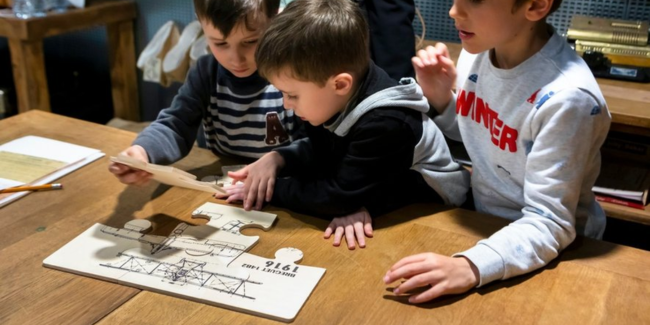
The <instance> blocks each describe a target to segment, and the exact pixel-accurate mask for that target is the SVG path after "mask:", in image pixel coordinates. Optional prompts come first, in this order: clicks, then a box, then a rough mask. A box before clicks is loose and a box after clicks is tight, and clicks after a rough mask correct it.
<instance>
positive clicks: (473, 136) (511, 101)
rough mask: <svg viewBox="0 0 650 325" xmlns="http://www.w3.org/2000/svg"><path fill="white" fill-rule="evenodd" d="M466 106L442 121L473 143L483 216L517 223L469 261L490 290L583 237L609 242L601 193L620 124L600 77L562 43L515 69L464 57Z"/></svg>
mask: <svg viewBox="0 0 650 325" xmlns="http://www.w3.org/2000/svg"><path fill="white" fill-rule="evenodd" d="M456 89H457V90H458V91H457V96H456V98H455V99H454V100H453V101H452V102H451V103H450V104H449V106H448V107H447V108H446V110H445V112H444V113H443V114H442V115H440V116H437V117H436V118H435V119H434V121H435V123H436V124H437V125H438V126H439V127H440V128H441V130H442V131H443V133H445V134H446V135H447V136H449V137H451V138H453V139H456V140H460V141H463V143H464V144H465V147H466V148H467V151H468V153H469V156H470V159H471V160H472V164H473V171H472V190H473V194H474V203H475V205H476V208H477V210H478V211H480V212H484V213H489V214H493V215H497V216H500V217H504V218H507V219H510V220H512V221H513V222H512V223H511V224H510V225H508V226H507V227H505V228H503V229H501V230H500V231H498V232H496V233H495V234H493V235H492V236H491V237H490V238H488V239H485V240H481V241H479V242H478V244H477V245H476V246H474V247H473V248H470V249H469V250H467V251H465V252H462V253H459V254H457V255H462V256H465V257H467V258H468V259H470V260H471V261H472V262H473V263H474V264H475V265H476V266H477V267H478V269H479V272H480V275H481V276H480V284H479V286H481V285H484V284H486V283H489V282H491V281H493V280H497V279H507V278H510V277H513V276H516V275H520V274H524V273H527V272H530V271H532V270H535V269H537V268H540V267H542V266H544V265H546V264H547V263H549V262H550V261H551V260H552V259H554V258H555V257H557V256H558V254H559V252H560V251H561V250H562V249H564V248H565V247H567V246H568V245H569V244H570V243H571V242H572V241H573V240H574V238H575V236H576V230H577V233H579V234H582V235H585V236H588V237H593V238H600V237H602V235H603V232H604V230H605V213H604V212H603V210H602V208H601V207H600V205H599V204H598V203H597V202H596V200H595V197H594V194H593V192H592V191H591V188H592V187H593V185H594V182H595V180H596V178H597V176H598V173H599V171H600V147H601V145H602V144H603V141H604V140H605V137H606V135H607V132H608V130H609V125H610V121H611V116H610V114H609V111H608V110H607V104H606V103H605V100H604V99H603V96H602V94H601V92H600V89H599V88H598V84H597V83H596V80H595V79H594V77H593V75H592V73H591V71H590V70H589V68H588V67H587V65H586V64H585V63H584V61H583V60H582V59H581V58H580V57H579V56H578V55H576V53H575V52H574V51H573V50H572V49H571V48H570V47H569V45H568V44H567V43H566V42H565V41H564V39H562V38H561V37H560V36H559V35H558V34H557V33H553V36H552V37H551V39H550V40H549V41H548V43H547V44H546V45H545V46H544V47H543V48H542V49H541V50H540V51H539V52H538V53H536V54H535V55H534V56H532V57H531V58H529V59H528V60H526V61H525V62H523V63H521V64H520V65H518V66H517V67H515V68H513V69H508V70H503V69H498V68H496V67H494V65H493V64H492V63H491V61H490V54H489V52H484V53H480V54H478V55H471V54H469V53H467V52H465V51H463V52H462V54H461V56H460V59H459V61H458V79H457V87H456Z"/></svg>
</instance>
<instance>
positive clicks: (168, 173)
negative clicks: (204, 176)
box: [111, 155, 225, 193]
mask: <svg viewBox="0 0 650 325" xmlns="http://www.w3.org/2000/svg"><path fill="white" fill-rule="evenodd" d="M111 161H112V162H115V163H118V164H122V165H126V166H129V167H131V168H135V169H140V170H144V171H146V172H148V173H150V174H152V175H153V177H152V178H153V179H154V180H156V181H159V182H161V183H163V184H167V185H172V186H179V187H184V188H189V189H193V190H198V191H203V192H208V193H217V192H220V193H225V191H224V189H223V188H222V187H221V186H218V185H216V184H215V183H214V182H202V181H198V180H197V179H196V176H194V175H192V174H190V173H188V172H185V171H182V170H180V169H177V168H174V167H171V166H162V165H156V164H150V163H146V162H144V161H140V160H137V159H134V158H132V157H129V156H126V155H118V156H117V157H111Z"/></svg>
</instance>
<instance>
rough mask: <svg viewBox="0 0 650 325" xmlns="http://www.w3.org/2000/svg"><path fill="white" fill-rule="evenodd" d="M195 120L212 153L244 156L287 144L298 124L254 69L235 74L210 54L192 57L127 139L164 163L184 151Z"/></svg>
mask: <svg viewBox="0 0 650 325" xmlns="http://www.w3.org/2000/svg"><path fill="white" fill-rule="evenodd" d="M199 125H203V130H204V133H205V138H206V144H207V146H208V148H209V149H211V150H212V151H213V152H214V153H215V154H217V155H223V154H226V155H234V156H241V157H248V158H259V157H261V156H262V155H263V154H265V153H267V152H269V151H271V150H273V149H275V148H278V147H282V146H284V145H287V144H289V143H290V142H291V141H292V140H293V136H294V134H295V131H296V129H297V128H298V124H296V122H295V117H294V115H293V111H288V110H287V111H285V109H284V107H283V105H282V93H281V92H280V91H278V90H277V89H276V88H275V87H273V86H272V85H270V84H269V83H268V82H267V81H266V80H264V79H263V78H261V77H260V76H259V75H258V74H257V72H256V73H254V74H253V75H251V76H249V77H246V78H238V77H235V76H234V75H233V74H231V73H230V72H229V71H228V70H226V69H224V68H223V67H222V66H220V65H219V63H218V62H217V61H216V60H215V59H214V57H213V56H212V55H206V56H204V57H202V58H201V59H199V60H198V61H197V64H196V65H195V66H194V67H193V68H192V69H191V70H190V72H189V73H188V76H187V79H186V81H185V84H184V85H183V86H182V87H181V88H180V89H179V91H178V94H177V95H176V97H174V100H173V101H172V104H171V106H170V107H169V108H167V109H164V110H162V111H161V112H160V114H159V115H158V118H157V119H156V120H155V121H154V122H153V123H152V124H151V125H150V126H149V127H147V128H146V129H145V130H144V131H143V132H142V133H141V134H140V135H139V136H138V138H137V139H136V140H135V141H134V143H133V144H137V145H141V146H142V147H144V148H145V150H146V151H147V154H148V155H149V161H150V162H152V163H156V164H170V163H173V162H175V161H177V160H180V159H181V158H183V157H185V156H186V155H187V154H188V153H189V151H190V149H191V148H192V145H193V144H194V141H195V140H196V136H197V132H198V128H199Z"/></svg>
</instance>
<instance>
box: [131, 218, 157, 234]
mask: <svg viewBox="0 0 650 325" xmlns="http://www.w3.org/2000/svg"><path fill="white" fill-rule="evenodd" d="M124 229H128V230H133V231H137V232H139V233H141V234H146V233H149V232H150V231H151V230H152V229H153V225H152V224H151V221H149V220H145V219H133V220H131V221H129V222H127V223H125V224H124Z"/></svg>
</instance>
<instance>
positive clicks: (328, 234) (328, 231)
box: [323, 224, 334, 239]
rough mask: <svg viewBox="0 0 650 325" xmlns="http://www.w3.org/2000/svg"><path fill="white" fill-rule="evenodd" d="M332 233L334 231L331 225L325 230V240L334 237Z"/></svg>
mask: <svg viewBox="0 0 650 325" xmlns="http://www.w3.org/2000/svg"><path fill="white" fill-rule="evenodd" d="M332 232H334V230H332V224H330V225H329V226H327V228H326V229H325V233H324V234H323V238H325V239H330V237H331V236H332Z"/></svg>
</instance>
